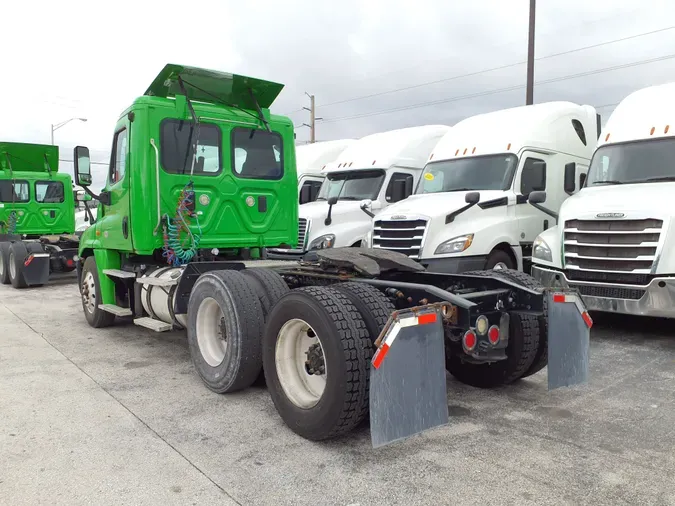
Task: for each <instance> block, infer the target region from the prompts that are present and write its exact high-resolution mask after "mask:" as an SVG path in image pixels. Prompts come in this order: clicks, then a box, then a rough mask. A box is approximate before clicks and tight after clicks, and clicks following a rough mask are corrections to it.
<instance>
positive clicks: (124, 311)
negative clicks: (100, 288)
mask: <svg viewBox="0 0 675 506" xmlns="http://www.w3.org/2000/svg"><path fill="white" fill-rule="evenodd" d="M98 307H99V309H102V310H103V311H106V312H108V313H112V314H114V315H115V316H131V315H132V314H133V313H132V312H131V309H129V308H128V307H120V306H116V305H115V304H99V305H98Z"/></svg>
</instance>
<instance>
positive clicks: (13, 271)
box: [0, 241, 44, 288]
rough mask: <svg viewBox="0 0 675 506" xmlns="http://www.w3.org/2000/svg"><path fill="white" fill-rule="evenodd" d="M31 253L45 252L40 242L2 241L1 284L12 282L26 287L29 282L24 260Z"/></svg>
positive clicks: (14, 285) (15, 285)
mask: <svg viewBox="0 0 675 506" xmlns="http://www.w3.org/2000/svg"><path fill="white" fill-rule="evenodd" d="M31 253H44V250H43V249H42V246H40V244H38V243H34V242H23V241H16V242H11V243H10V242H2V243H0V284H3V285H9V284H11V285H12V286H13V287H14V288H26V287H27V286H28V283H27V282H26V277H25V276H24V269H25V265H24V262H25V261H26V259H27V258H28V255H29V254H31ZM31 286H35V287H37V286H42V285H35V284H34V285H31Z"/></svg>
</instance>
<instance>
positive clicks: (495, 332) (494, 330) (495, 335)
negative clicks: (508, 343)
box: [488, 325, 499, 345]
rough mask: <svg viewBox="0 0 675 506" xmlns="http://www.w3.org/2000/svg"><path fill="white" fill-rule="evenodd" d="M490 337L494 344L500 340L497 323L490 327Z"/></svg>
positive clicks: (491, 342)
mask: <svg viewBox="0 0 675 506" xmlns="http://www.w3.org/2000/svg"><path fill="white" fill-rule="evenodd" d="M488 339H489V340H490V344H492V345H495V344H497V343H498V342H499V327H497V325H493V326H492V327H490V330H488Z"/></svg>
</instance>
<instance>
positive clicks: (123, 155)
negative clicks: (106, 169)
mask: <svg viewBox="0 0 675 506" xmlns="http://www.w3.org/2000/svg"><path fill="white" fill-rule="evenodd" d="M127 142H128V135H127V129H126V128H124V129H122V130H120V131H119V132H117V133H116V134H115V140H114V142H113V151H112V160H111V161H110V184H111V185H114V184H116V183H119V182H120V181H121V180H122V179H124V174H125V173H126V168H127V153H128V152H129V150H128V146H127Z"/></svg>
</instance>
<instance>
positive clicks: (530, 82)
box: [525, 0, 537, 105]
mask: <svg viewBox="0 0 675 506" xmlns="http://www.w3.org/2000/svg"><path fill="white" fill-rule="evenodd" d="M536 3H537V1H536V0H530V26H529V34H528V37H527V90H526V92H525V105H532V104H533V103H534V25H535V17H536V16H535V12H534V11H535V7H536Z"/></svg>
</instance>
